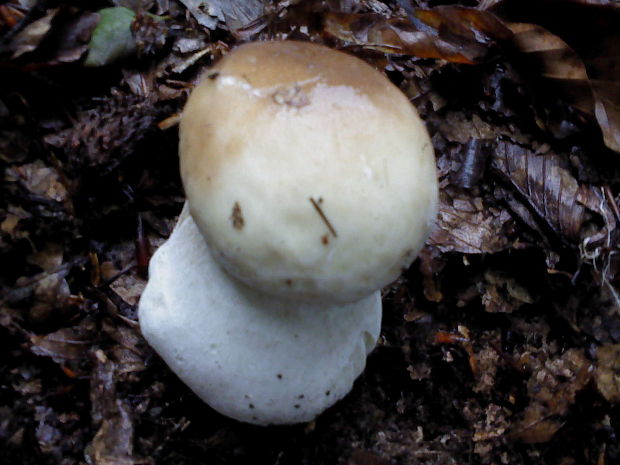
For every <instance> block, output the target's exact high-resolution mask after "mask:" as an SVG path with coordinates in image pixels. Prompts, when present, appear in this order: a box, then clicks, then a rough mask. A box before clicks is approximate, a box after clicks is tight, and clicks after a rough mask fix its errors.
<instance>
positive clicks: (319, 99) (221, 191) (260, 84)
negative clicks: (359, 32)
mask: <svg viewBox="0 0 620 465" xmlns="http://www.w3.org/2000/svg"><path fill="white" fill-rule="evenodd" d="M180 157H181V175H182V178H183V183H184V186H185V190H186V193H187V198H188V202H189V205H190V211H191V214H192V216H193V218H194V220H195V221H196V223H197V225H198V227H199V229H200V231H201V232H202V234H203V235H204V237H205V238H206V240H207V243H208V244H209V246H210V248H211V250H212V252H213V254H214V256H215V257H216V259H217V260H218V261H219V262H220V264H221V265H222V266H223V267H224V268H225V269H226V270H227V271H228V272H229V273H230V274H231V275H233V276H234V277H236V278H238V279H240V280H241V281H243V282H245V283H246V284H248V285H249V286H252V287H254V288H256V289H259V290H261V291H264V292H267V293H271V294H274V295H278V296H281V297H291V298H297V299H304V300H319V301H333V302H346V301H353V300H356V299H359V298H361V297H363V296H366V295H369V294H370V293H372V292H373V291H375V290H377V289H379V288H381V287H382V286H385V285H386V284H388V283H389V282H391V281H392V280H394V279H395V278H396V277H397V276H398V275H399V274H400V272H401V271H402V269H403V268H407V267H408V266H409V265H410V264H411V262H412V261H413V259H414V258H415V256H416V255H417V253H418V251H419V249H420V248H421V247H422V245H423V243H424V240H425V239H426V237H427V236H428V234H429V230H430V227H431V224H432V222H433V220H434V218H435V215H436V208H437V182H436V174H435V164H434V156H433V149H432V145H431V142H430V139H429V136H428V133H427V132H426V129H425V127H424V124H423V123H422V121H421V120H420V118H419V116H418V114H417V112H416V110H415V108H414V107H413V106H412V105H411V103H410V102H409V101H408V99H407V98H406V97H405V96H404V95H403V94H402V93H401V92H400V91H399V90H398V89H397V88H396V87H395V86H394V85H392V84H391V83H390V81H389V80H388V79H387V78H385V77H384V76H383V75H382V74H381V73H379V72H378V71H377V70H375V69H374V68H372V67H371V66H369V65H368V64H366V63H365V62H363V61H362V60H359V59H357V58H355V57H353V56H350V55H347V54H345V53H342V52H338V51H334V50H331V49H329V48H327V47H324V46H320V45H316V44H311V43H303V42H292V41H272V42H256V43H249V44H246V45H243V46H241V47H239V48H237V49H235V50H233V51H232V52H230V53H229V54H228V55H227V56H226V57H224V58H223V59H222V60H221V61H220V62H219V63H217V64H216V65H215V66H214V67H213V68H212V69H211V70H209V71H208V72H207V73H206V75H205V78H204V80H203V81H202V82H201V83H200V84H199V85H198V86H197V87H196V88H195V89H194V91H193V92H192V94H191V96H190V98H189V101H188V103H187V105H186V107H185V110H184V113H183V117H182V121H181V128H180Z"/></svg>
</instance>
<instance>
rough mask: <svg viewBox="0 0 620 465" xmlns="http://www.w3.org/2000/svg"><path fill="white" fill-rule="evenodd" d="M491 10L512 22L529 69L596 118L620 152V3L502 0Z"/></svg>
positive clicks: (546, 85)
mask: <svg viewBox="0 0 620 465" xmlns="http://www.w3.org/2000/svg"><path fill="white" fill-rule="evenodd" d="M556 9H561V10H562V14H561V15H559V14H557V10H556ZM491 11H493V12H495V13H497V14H498V15H499V16H500V18H502V19H503V20H505V21H510V22H511V23H507V26H508V27H509V28H510V29H511V30H512V31H513V32H514V33H515V34H514V39H513V41H514V44H515V45H516V47H517V49H518V50H520V51H521V53H522V56H523V58H524V60H525V63H526V66H527V67H528V68H529V69H528V71H529V72H532V71H534V72H538V73H539V75H540V77H541V79H542V81H544V89H545V91H549V92H553V93H556V94H558V95H560V96H561V97H562V98H563V99H564V100H565V101H566V102H567V103H568V104H570V105H572V106H574V107H575V108H577V109H579V110H580V111H582V112H584V114H586V115H589V116H591V117H592V118H593V119H595V120H596V122H597V123H598V125H599V127H600V128H601V131H602V134H603V139H604V142H605V144H606V145H607V147H609V148H610V149H612V150H615V151H616V152H620V58H619V57H620V8H619V7H618V4H617V3H616V4H614V3H613V2H586V1H576V0H544V1H539V2H532V1H519V2H515V1H514V0H504V1H500V2H497V4H496V5H494V6H493V7H492V8H491Z"/></svg>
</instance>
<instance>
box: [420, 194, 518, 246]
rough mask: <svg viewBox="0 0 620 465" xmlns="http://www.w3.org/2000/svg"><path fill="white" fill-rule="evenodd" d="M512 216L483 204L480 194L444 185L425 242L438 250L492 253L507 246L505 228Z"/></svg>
mask: <svg viewBox="0 0 620 465" xmlns="http://www.w3.org/2000/svg"><path fill="white" fill-rule="evenodd" d="M511 221H512V218H511V216H510V214H509V213H508V212H506V211H505V210H500V209H497V208H494V207H492V206H489V205H486V204H485V201H484V199H482V198H481V197H472V196H471V194H469V193H468V192H465V191H463V190H462V189H458V188H455V187H452V186H446V188H444V189H443V190H442V191H441V192H440V194H439V215H438V217H437V224H436V227H435V230H434V231H433V233H432V234H431V237H430V238H429V240H428V243H429V244H431V245H433V246H435V247H437V248H438V249H439V250H441V251H442V252H462V253H471V254H479V253H492V252H499V251H501V250H504V249H506V248H508V247H509V245H510V243H509V240H508V237H507V236H506V233H505V231H506V228H507V227H508V225H509V223H510V222H511Z"/></svg>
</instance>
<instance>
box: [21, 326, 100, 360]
mask: <svg viewBox="0 0 620 465" xmlns="http://www.w3.org/2000/svg"><path fill="white" fill-rule="evenodd" d="M95 331H96V328H95V324H94V322H93V321H92V320H91V319H88V318H85V319H84V320H82V322H80V324H78V325H76V326H74V327H71V328H61V329H59V330H58V331H55V332H53V333H50V334H47V335H45V336H39V335H32V336H30V342H31V343H32V347H31V350H32V352H34V353H35V354H37V355H43V356H47V357H51V358H52V359H53V360H54V361H55V362H56V363H66V362H67V361H69V360H79V359H83V358H84V357H86V355H87V353H88V351H89V349H90V347H91V346H92V344H93V343H94V342H95V337H96V336H95Z"/></svg>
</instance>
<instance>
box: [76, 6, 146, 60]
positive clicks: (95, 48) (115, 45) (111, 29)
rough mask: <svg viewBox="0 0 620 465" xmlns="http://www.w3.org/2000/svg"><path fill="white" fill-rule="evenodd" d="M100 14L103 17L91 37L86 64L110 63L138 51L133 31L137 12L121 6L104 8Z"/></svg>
mask: <svg viewBox="0 0 620 465" xmlns="http://www.w3.org/2000/svg"><path fill="white" fill-rule="evenodd" d="M99 14H100V15H101V19H100V20H99V24H97V27H96V28H95V30H94V31H93V35H92V37H91V38H90V43H89V50H88V56H87V57H86V61H85V62H84V66H104V65H109V64H110V63H113V62H115V61H117V60H120V59H121V58H124V57H126V56H128V55H131V54H132V53H135V51H136V41H135V39H134V37H133V35H132V33H131V23H133V20H134V19H135V17H136V13H135V12H134V11H133V10H130V9H129V8H125V7H121V6H119V7H114V8H104V9H102V10H99Z"/></svg>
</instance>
